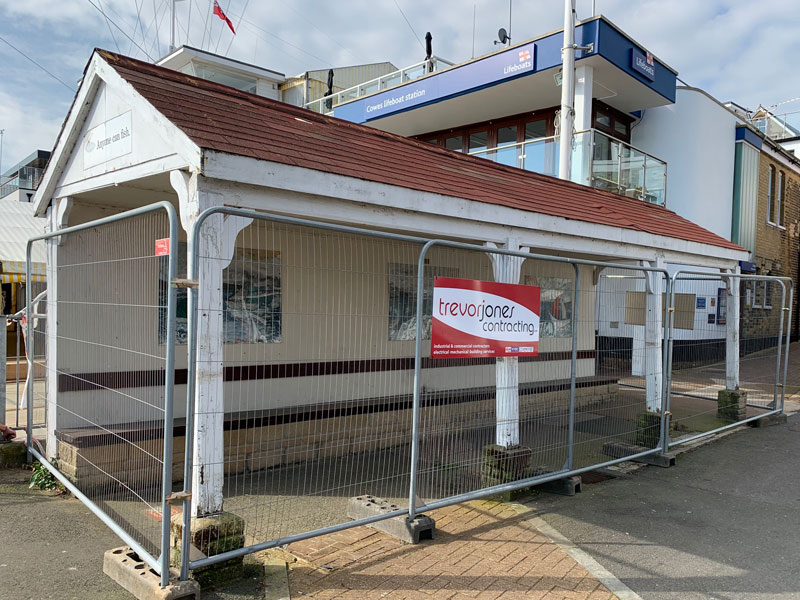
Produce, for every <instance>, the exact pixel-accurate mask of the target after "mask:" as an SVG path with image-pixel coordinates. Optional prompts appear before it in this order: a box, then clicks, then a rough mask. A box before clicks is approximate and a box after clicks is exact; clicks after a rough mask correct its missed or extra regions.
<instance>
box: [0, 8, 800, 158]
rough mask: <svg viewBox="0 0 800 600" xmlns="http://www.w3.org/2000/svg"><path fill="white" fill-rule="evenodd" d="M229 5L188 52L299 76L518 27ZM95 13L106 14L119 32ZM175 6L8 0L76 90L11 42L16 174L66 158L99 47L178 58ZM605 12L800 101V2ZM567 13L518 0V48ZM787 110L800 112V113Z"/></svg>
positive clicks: (730, 75)
mask: <svg viewBox="0 0 800 600" xmlns="http://www.w3.org/2000/svg"><path fill="white" fill-rule="evenodd" d="M219 1H220V5H221V6H222V8H223V9H224V10H225V11H226V12H227V14H228V16H229V17H230V18H231V20H232V21H233V23H234V25H235V26H236V27H237V35H236V36H235V37H234V36H233V35H232V34H231V33H230V32H229V31H228V30H227V27H226V25H225V24H224V23H223V22H222V21H221V20H220V19H218V18H217V17H214V16H212V15H210V12H211V11H210V4H211V3H210V1H209V0H181V1H180V2H178V4H177V6H178V16H179V19H178V23H179V26H178V36H177V39H178V43H186V42H187V40H188V43H189V44H190V45H193V46H201V45H202V47H203V48H204V49H207V50H211V51H215V50H216V51H217V52H219V53H221V54H226V53H227V55H228V56H230V57H231V58H236V59H239V60H243V61H246V62H250V63H255V64H259V65H261V66H264V67H267V68H270V69H273V70H276V71H279V72H282V73H286V74H287V75H294V74H297V73H300V72H302V71H305V70H309V69H317V68H327V67H329V66H331V65H344V64H358V63H365V62H377V61H384V60H389V61H391V62H393V63H394V64H395V65H397V66H405V65H408V64H412V63H414V62H417V61H419V60H421V59H422V58H423V57H424V49H423V47H422V43H423V42H420V41H419V40H418V38H420V39H421V38H424V35H425V32H426V31H431V33H432V34H433V38H434V40H433V46H434V53H435V54H437V55H438V56H441V57H443V58H447V59H449V60H452V61H462V60H465V59H468V58H470V56H472V48H473V9H474V12H475V15H476V18H475V38H474V39H475V54H476V55H479V54H483V53H485V52H488V51H491V50H492V49H493V47H494V46H493V45H492V40H493V39H495V36H496V32H497V29H498V28H499V27H506V28H508V16H509V15H508V12H509V4H508V1H507V0H439V1H438V2H422V1H420V0H340V1H339V2H328V1H326V2H322V1H319V0H317V1H313V0H294V1H291V0H284V1H283V2H277V1H273V0H219ZM93 4H94V5H95V6H98V7H100V6H102V8H103V9H104V10H105V12H106V14H107V15H108V17H109V18H110V19H111V21H113V22H114V23H116V26H115V25H113V24H112V23H110V22H107V21H106V19H105V18H104V17H103V15H102V14H101V13H100V12H99V11H98V10H97V9H96V8H95V7H94V6H93ZM169 4H170V0H28V1H27V2H20V1H18V0H0V8H2V14H3V16H4V18H3V21H2V25H0V36H2V37H3V38H4V39H5V40H7V41H8V42H10V43H11V44H13V45H14V46H16V47H17V48H18V49H19V50H21V51H23V52H25V53H26V54H28V56H30V57H31V58H33V59H35V60H36V61H37V62H39V63H40V64H41V65H42V66H43V67H44V68H46V69H47V70H48V71H50V72H51V73H52V74H53V75H55V76H56V77H57V78H59V79H61V80H62V81H63V82H64V83H65V84H66V85H64V84H62V83H60V82H58V81H56V80H55V79H53V78H52V77H50V76H49V75H47V74H46V73H44V72H43V71H42V70H40V69H39V68H37V67H36V66H34V65H33V64H32V63H31V62H29V61H28V60H26V59H25V58H23V57H22V56H20V54H18V53H17V52H16V51H14V50H12V49H11V48H10V47H9V46H8V45H6V44H4V43H2V41H0V82H2V83H0V129H4V130H5V136H4V144H3V146H4V147H3V157H2V166H3V169H4V170H5V169H6V168H7V167H9V166H11V165H12V164H14V163H15V162H17V161H19V160H21V159H22V158H24V157H25V156H27V155H28V154H30V153H31V152H32V151H33V150H35V149H36V148H43V149H49V148H51V147H52V145H53V143H54V141H55V138H56V136H57V135H58V131H59V129H60V127H61V123H62V121H63V119H64V117H65V115H66V113H67V110H68V109H69V106H70V103H71V102H72V98H73V95H74V92H73V91H72V90H70V89H69V88H77V85H78V80H79V79H80V77H81V74H82V72H83V68H84V66H85V65H86V62H87V61H88V59H89V57H90V55H91V52H92V49H93V48H94V47H102V48H107V49H109V50H114V51H116V50H119V51H121V52H122V53H123V54H129V55H131V56H134V57H137V58H143V59H147V58H148V56H147V55H149V56H150V57H152V58H155V57H159V56H162V55H163V54H165V53H166V50H167V45H168V43H169V14H168V13H169V10H168V7H169ZM398 6H399V8H398ZM596 6H597V11H598V12H600V13H602V14H604V15H606V16H607V17H608V18H609V19H611V20H612V21H613V22H615V23H616V24H617V25H618V26H619V27H621V28H622V29H623V30H624V31H626V32H627V33H628V34H629V35H630V36H632V37H633V38H634V39H636V40H637V41H638V42H639V43H641V44H643V45H644V46H645V47H647V48H648V49H649V50H650V51H652V52H653V53H654V54H655V55H656V56H658V57H659V58H660V59H661V60H663V61H664V62H666V63H667V64H669V65H670V66H671V67H673V68H674V69H676V70H677V71H678V72H679V76H680V77H681V79H683V80H684V81H685V82H687V83H688V84H689V85H694V86H698V87H701V88H703V89H705V90H706V91H708V92H709V93H711V94H712V95H714V96H715V97H716V98H717V99H719V100H722V101H727V100H734V101H735V102H737V103H739V104H742V105H744V106H746V107H748V108H755V107H756V106H757V105H758V104H759V103H761V104H764V105H767V106H768V105H772V104H775V103H778V102H782V101H785V100H789V99H791V98H794V97H797V96H800V67H798V64H797V63H798V57H800V35H798V31H800V2H798V1H797V0H760V1H759V2H752V1H751V0H725V1H723V0H669V1H664V0H640V1H637V2H633V1H631V0H596ZM400 9H402V11H403V12H404V13H405V16H406V17H407V19H408V22H409V23H410V26H409V24H408V23H406V20H405V19H404V17H403V15H402V14H401V12H400ZM577 10H578V17H579V18H585V17H588V16H589V15H590V11H591V0H577ZM562 15H563V2H562V0H525V1H520V0H515V1H514V2H513V5H512V22H511V36H512V38H513V41H514V42H517V41H522V40H524V39H526V38H529V37H533V36H536V35H539V34H542V33H546V32H548V31H552V30H554V29H558V28H560V27H561V24H562V19H563V16H562ZM117 26H118V27H119V29H118V28H117ZM412 28H413V30H414V31H413V32H412ZM123 32H124V33H123ZM131 40H133V41H131ZM778 111H779V112H788V111H800V102H794V103H789V104H786V105H783V106H782V107H781V108H780V109H778Z"/></svg>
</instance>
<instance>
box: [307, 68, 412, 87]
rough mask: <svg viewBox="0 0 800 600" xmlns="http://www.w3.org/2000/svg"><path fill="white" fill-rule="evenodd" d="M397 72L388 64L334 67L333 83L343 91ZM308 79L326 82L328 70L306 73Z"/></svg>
mask: <svg viewBox="0 0 800 600" xmlns="http://www.w3.org/2000/svg"><path fill="white" fill-rule="evenodd" d="M395 71H397V67H395V66H394V65H393V64H392V63H390V62H382V63H373V64H370V65H356V66H353V67H336V68H334V69H333V83H334V84H335V85H336V86H338V87H340V88H341V89H343V90H345V89H347V88H350V87H353V86H354V85H358V84H359V83H364V82H365V81H369V80H370V79H376V78H378V77H380V76H381V75H388V74H389V73H394V72H395ZM308 77H309V79H315V80H317V81H323V82H325V83H327V81H328V69H319V70H317V71H309V72H308Z"/></svg>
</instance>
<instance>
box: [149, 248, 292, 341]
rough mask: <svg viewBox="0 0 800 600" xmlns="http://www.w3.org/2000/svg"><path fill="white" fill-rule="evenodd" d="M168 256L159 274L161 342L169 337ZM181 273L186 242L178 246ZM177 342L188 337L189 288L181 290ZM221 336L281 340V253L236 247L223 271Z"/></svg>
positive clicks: (179, 292)
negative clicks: (167, 309)
mask: <svg viewBox="0 0 800 600" xmlns="http://www.w3.org/2000/svg"><path fill="white" fill-rule="evenodd" d="M168 268H169V266H168V257H166V256H165V257H163V258H162V260H161V266H160V273H159V286H158V290H159V305H160V306H161V307H163V308H162V309H160V310H159V319H158V320H159V324H158V330H159V343H161V344H164V343H166V340H167V327H166V325H167V311H166V305H167V294H168V292H169V273H168ZM178 272H186V243H184V242H181V243H180V244H179V245H178ZM176 300H177V301H176V310H175V313H176V319H175V341H176V343H178V344H185V343H186V342H187V337H188V333H189V331H188V309H187V294H186V289H183V288H181V289H178V293H177V299H176ZM222 314H223V326H222V335H223V341H224V343H225V344H259V343H262V344H264V343H265V344H276V343H279V342H280V341H281V329H282V322H281V261H280V254H279V253H278V252H267V251H258V250H250V249H247V248H236V250H235V252H234V255H233V260H231V262H230V264H229V265H228V266H227V267H226V268H225V269H224V270H223V271H222Z"/></svg>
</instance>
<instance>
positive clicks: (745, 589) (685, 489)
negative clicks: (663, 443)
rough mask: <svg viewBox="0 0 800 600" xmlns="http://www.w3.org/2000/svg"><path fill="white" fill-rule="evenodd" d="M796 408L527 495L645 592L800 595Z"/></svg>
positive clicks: (744, 598) (660, 599) (743, 597)
mask: <svg viewBox="0 0 800 600" xmlns="http://www.w3.org/2000/svg"><path fill="white" fill-rule="evenodd" d="M798 473H800V415H798V414H795V415H792V416H790V417H789V423H788V425H780V426H774V427H768V428H760V429H746V430H742V431H738V432H737V433H734V434H732V435H729V436H727V437H725V438H724V439H721V440H718V441H716V442H714V443H712V444H707V445H705V446H703V447H702V448H699V449H697V450H695V451H693V452H688V453H685V454H682V455H680V456H679V457H678V461H677V465H676V466H675V467H673V468H671V469H660V468H658V467H647V468H645V469H640V470H639V471H636V472H635V473H631V474H628V475H625V476H622V477H619V478H617V479H614V480H611V481H605V482H602V483H599V484H594V485H588V486H584V491H583V493H581V494H578V495H577V496H575V497H573V498H563V497H555V496H546V495H544V496H540V497H538V498H536V499H535V500H533V501H532V502H531V504H532V505H533V506H535V507H537V508H538V509H540V510H542V511H543V513H542V514H541V516H542V517H543V518H544V520H545V521H546V522H547V523H549V524H550V525H551V526H552V527H554V528H555V529H557V530H558V531H560V532H561V533H562V534H563V535H564V536H566V537H567V538H568V539H569V540H570V541H571V542H572V543H573V544H574V545H575V546H577V547H579V548H581V549H582V550H584V551H585V552H587V553H588V554H590V555H591V556H592V557H593V558H594V559H595V560H597V561H598V562H599V563H600V564H602V565H603V566H604V567H605V568H607V569H608V570H609V571H611V572H612V573H613V574H614V575H615V576H616V577H618V578H619V579H621V580H622V581H623V582H624V583H625V584H626V585H627V586H629V587H630V588H631V589H632V590H633V591H634V592H636V593H638V594H639V595H640V596H641V597H642V598H644V599H645V600H676V599H678V598H679V599H681V600H694V599H699V598H720V599H726V600H729V599H735V600H751V599H753V600H755V599H758V600H763V599H766V598H770V599H772V598H774V599H787V598H797V599H800V478H798Z"/></svg>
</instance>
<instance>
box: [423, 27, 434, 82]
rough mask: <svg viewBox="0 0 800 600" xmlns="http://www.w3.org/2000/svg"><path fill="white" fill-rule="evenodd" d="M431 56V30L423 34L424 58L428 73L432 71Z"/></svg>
mask: <svg viewBox="0 0 800 600" xmlns="http://www.w3.org/2000/svg"><path fill="white" fill-rule="evenodd" d="M432 56H433V36H432V35H431V32H430V31H429V32H428V33H426V34H425V60H426V61H427V63H428V73H433V61H432V60H431V57H432Z"/></svg>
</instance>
